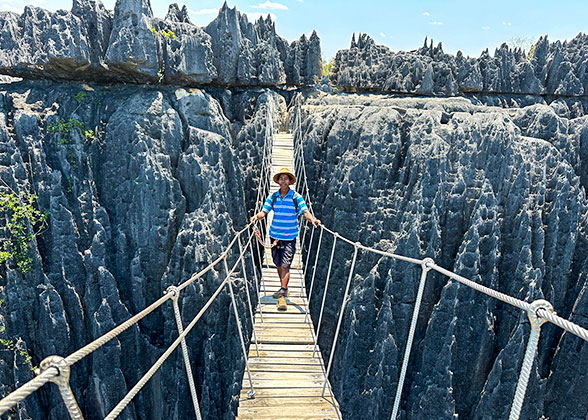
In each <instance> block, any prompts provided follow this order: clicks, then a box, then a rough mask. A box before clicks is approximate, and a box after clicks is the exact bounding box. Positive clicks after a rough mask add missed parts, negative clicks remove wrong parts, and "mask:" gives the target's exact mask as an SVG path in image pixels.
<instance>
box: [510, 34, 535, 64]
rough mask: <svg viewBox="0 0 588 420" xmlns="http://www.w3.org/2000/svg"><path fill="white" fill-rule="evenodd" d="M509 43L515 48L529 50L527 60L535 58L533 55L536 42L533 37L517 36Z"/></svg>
mask: <svg viewBox="0 0 588 420" xmlns="http://www.w3.org/2000/svg"><path fill="white" fill-rule="evenodd" d="M507 44H508V45H509V46H510V47H511V48H513V49H515V48H520V49H521V50H523V51H527V56H526V59H527V61H531V59H532V58H533V56H534V55H535V45H536V44H535V42H534V41H533V38H531V37H528V36H516V37H513V38H511V39H510V40H509V41H508V42H507Z"/></svg>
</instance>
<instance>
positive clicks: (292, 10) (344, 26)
mask: <svg viewBox="0 0 588 420" xmlns="http://www.w3.org/2000/svg"><path fill="white" fill-rule="evenodd" d="M175 1H177V0H175ZM169 3H170V2H168V1H163V0H152V2H151V6H152V8H153V13H154V14H155V16H158V17H164V16H165V14H166V12H167V7H168V5H169ZM222 3H223V2H222V1H216V0H190V1H186V2H183V3H182V2H179V3H178V4H180V6H182V5H183V4H185V5H186V6H187V7H188V9H189V10H190V18H191V19H192V22H194V23H196V24H197V25H199V26H204V25H206V24H208V22H210V21H211V20H212V19H214V17H215V16H216V14H217V12H218V9H219V7H221V6H222ZM25 4H33V5H36V6H39V7H44V8H46V9H49V10H56V9H68V10H69V9H71V1H67V0H0V10H13V11H19V12H20V11H22V8H23V6H24V5H25ZM104 4H105V5H106V7H108V8H109V9H113V8H114V4H115V0H106V1H104ZM228 4H229V6H231V7H233V6H237V9H238V10H240V11H241V12H245V13H247V14H248V15H249V16H250V17H251V18H252V19H255V18H257V17H259V15H260V14H263V15H264V16H265V15H267V14H268V13H269V14H271V16H272V18H273V19H274V20H275V22H276V28H277V31H278V34H279V35H281V36H282V37H284V38H286V39H288V40H289V41H293V40H294V39H297V38H299V37H300V35H301V34H302V33H306V34H307V35H309V34H310V33H311V32H312V30H313V29H315V30H316V31H317V33H318V34H319V37H320V38H321V47H322V51H323V57H324V58H326V59H328V58H330V57H333V56H334V55H335V53H336V51H337V50H338V49H342V48H348V47H349V42H350V40H351V35H352V33H354V32H355V33H360V32H365V33H368V34H370V35H371V36H372V38H374V39H375V41H376V43H378V44H384V45H387V46H388V47H390V48H391V49H393V50H395V51H396V50H412V49H416V48H418V47H420V46H421V45H422V43H423V40H424V38H425V37H426V36H427V37H429V38H433V40H434V41H435V44H437V42H439V41H441V42H442V43H443V49H444V51H445V52H448V53H452V54H455V53H456V52H457V51H458V50H461V51H462V52H463V53H464V54H466V55H469V56H475V57H477V56H479V55H480V53H481V52H482V50H484V49H485V48H489V49H490V53H491V54H493V53H494V49H495V48H496V47H498V46H499V45H500V44H501V43H502V42H506V41H509V40H512V39H513V38H516V37H525V38H527V39H530V40H533V41H535V40H536V39H537V38H538V37H539V36H541V35H545V34H547V35H548V36H549V39H550V40H551V41H553V40H556V39H560V40H564V39H571V38H573V37H574V36H576V35H577V34H578V32H584V33H586V32H588V1H587V0H582V1H580V0H559V1H555V0H551V1H545V0H536V1H527V0H524V1H517V0H509V1H506V0H493V1H483V2H478V1H475V0H469V1H466V0H454V1H442V0H436V1H432V0H427V1H413V2H409V1H406V0H404V1H383V0H375V1H368V0H364V1H346V0H341V1H330V0H328V1H327V0H251V1H241V0H238V1H229V2H228Z"/></svg>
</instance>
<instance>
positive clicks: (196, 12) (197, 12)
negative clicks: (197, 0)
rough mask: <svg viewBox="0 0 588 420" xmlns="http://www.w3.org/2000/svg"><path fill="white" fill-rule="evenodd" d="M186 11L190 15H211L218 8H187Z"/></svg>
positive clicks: (216, 11)
mask: <svg viewBox="0 0 588 420" xmlns="http://www.w3.org/2000/svg"><path fill="white" fill-rule="evenodd" d="M188 13H190V14H191V15H212V14H215V13H218V9H200V10H191V9H188Z"/></svg>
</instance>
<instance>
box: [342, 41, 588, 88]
mask: <svg viewBox="0 0 588 420" xmlns="http://www.w3.org/2000/svg"><path fill="white" fill-rule="evenodd" d="M587 46H588V35H586V34H582V33H580V34H578V36H576V37H575V38H574V39H572V40H571V41H569V42H568V41H566V42H563V43H562V42H560V41H556V42H554V43H550V42H549V41H548V40H547V36H544V37H541V38H539V40H538V41H537V43H536V44H535V46H534V49H533V51H532V52H529V53H525V51H522V50H520V49H514V50H513V49H511V48H509V47H508V46H507V45H506V44H502V45H501V46H500V47H499V48H498V49H496V51H495V52H494V57H491V56H490V54H489V53H488V50H485V51H484V52H483V53H482V55H481V56H480V57H479V58H469V57H464V56H463V54H462V53H461V52H458V53H457V55H455V56H453V55H450V54H445V53H444V52H443V48H442V46H441V43H439V45H437V46H436V47H433V41H432V40H431V42H430V44H427V40H426V39H425V43H424V45H423V47H422V48H420V49H418V50H416V51H410V52H404V51H401V52H393V51H390V49H388V47H385V46H383V45H376V43H375V42H374V40H373V39H372V38H370V37H369V36H368V35H366V34H361V35H360V36H359V37H358V39H357V41H356V40H355V35H354V36H353V39H352V40H351V46H350V48H349V49H347V50H340V51H339V52H338V53H337V55H336V57H335V63H334V64H333V68H332V72H331V75H330V81H331V82H332V83H333V84H335V85H338V86H341V87H343V88H345V89H350V90H354V89H359V90H366V89H367V90H376V91H383V92H406V93H415V94H421V95H435V96H456V95H458V94H460V93H466V92H493V93H506V94H513V93H514V94H532V95H538V94H547V95H562V96H582V95H585V94H586V92H588V72H587V71H586V63H587V61H588V55H587V54H588V53H587V51H588V47H587Z"/></svg>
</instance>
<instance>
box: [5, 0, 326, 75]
mask: <svg viewBox="0 0 588 420" xmlns="http://www.w3.org/2000/svg"><path fill="white" fill-rule="evenodd" d="M0 45H2V48H1V49H0V73H3V74H6V75H10V76H16V77H23V78H39V79H53V80H55V79H67V80H72V79H73V80H86V81H98V82H105V81H109V82H112V81H117V82H120V81H122V82H137V83H157V82H161V83H170V84H181V85H200V84H219V85H231V86H235V85H239V86H251V85H253V86H258V85H259V86H275V85H284V84H286V83H288V84H293V85H312V84H314V83H316V82H317V81H318V79H319V77H320V74H321V64H320V62H321V53H320V41H319V38H318V36H317V35H316V33H313V35H312V36H311V37H310V39H306V37H305V36H304V35H303V36H302V37H301V38H300V40H299V41H295V42H293V43H292V45H288V42H287V41H286V40H285V39H283V38H281V37H279V36H278V35H277V34H276V31H275V25H274V24H273V23H272V22H271V20H270V19H269V17H268V18H267V19H266V20H264V19H259V20H258V21H257V22H255V23H249V22H248V20H247V17H246V16H245V15H243V14H241V13H240V12H238V11H237V10H236V8H233V9H230V8H229V7H228V6H227V5H226V4H225V5H224V6H223V7H222V8H221V10H220V12H219V15H218V16H217V18H216V19H215V20H214V21H212V22H211V23H210V24H209V25H208V26H207V27H206V28H204V29H202V28H199V27H197V26H195V25H193V24H192V23H191V22H190V19H189V17H188V11H187V8H186V7H185V6H184V7H183V8H182V9H180V8H179V7H178V6H177V4H172V5H171V6H170V8H169V11H168V13H167V15H166V17H165V19H159V18H156V17H154V16H153V12H152V10H151V5H150V3H149V0H119V1H117V3H116V6H115V9H114V13H112V12H111V11H109V10H107V9H106V8H105V7H104V6H103V4H102V3H101V2H100V1H99V0H75V1H74V3H73V7H72V10H71V12H67V11H64V10H59V11H57V12H55V13H51V12H49V11H47V10H44V9H41V8H38V7H34V6H27V7H25V10H24V13H23V14H22V15H20V16H19V15H18V14H16V13H13V12H0ZM221 58H222V59H221Z"/></svg>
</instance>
